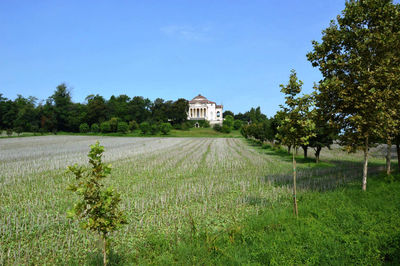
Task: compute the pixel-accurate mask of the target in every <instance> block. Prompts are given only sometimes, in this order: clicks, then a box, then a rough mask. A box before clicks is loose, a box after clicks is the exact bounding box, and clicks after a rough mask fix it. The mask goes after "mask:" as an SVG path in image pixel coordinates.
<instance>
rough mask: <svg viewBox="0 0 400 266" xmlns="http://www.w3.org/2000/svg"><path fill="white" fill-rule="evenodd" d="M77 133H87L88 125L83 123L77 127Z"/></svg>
mask: <svg viewBox="0 0 400 266" xmlns="http://www.w3.org/2000/svg"><path fill="white" fill-rule="evenodd" d="M79 132H81V133H87V132H89V125H88V124H86V123H83V124H81V125H80V126H79Z"/></svg>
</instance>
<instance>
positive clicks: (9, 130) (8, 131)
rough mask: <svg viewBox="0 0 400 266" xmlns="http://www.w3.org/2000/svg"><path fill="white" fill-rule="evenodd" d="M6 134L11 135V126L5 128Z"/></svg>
mask: <svg viewBox="0 0 400 266" xmlns="http://www.w3.org/2000/svg"><path fill="white" fill-rule="evenodd" d="M6 133H7V136H9V137H10V136H11V135H12V134H13V130H12V129H11V128H7V130H6Z"/></svg>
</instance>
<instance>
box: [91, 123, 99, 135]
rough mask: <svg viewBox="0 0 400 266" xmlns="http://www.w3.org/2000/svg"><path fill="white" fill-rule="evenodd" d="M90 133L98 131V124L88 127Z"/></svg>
mask: <svg viewBox="0 0 400 266" xmlns="http://www.w3.org/2000/svg"><path fill="white" fill-rule="evenodd" d="M90 131H91V132H93V133H98V132H99V131H100V127H99V124H97V123H94V124H92V125H91V126H90Z"/></svg>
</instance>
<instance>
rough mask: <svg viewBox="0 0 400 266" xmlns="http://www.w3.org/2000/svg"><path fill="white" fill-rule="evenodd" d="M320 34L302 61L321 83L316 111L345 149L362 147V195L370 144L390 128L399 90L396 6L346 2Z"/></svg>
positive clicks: (375, 0) (384, 1)
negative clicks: (339, 136) (335, 128)
mask: <svg viewBox="0 0 400 266" xmlns="http://www.w3.org/2000/svg"><path fill="white" fill-rule="evenodd" d="M322 34H323V36H322V42H321V43H319V42H316V41H313V48H314V49H313V51H312V52H310V53H309V54H308V55H307V57H308V59H309V60H310V61H311V62H312V65H313V66H314V67H319V69H320V71H321V73H322V75H323V77H324V79H323V81H322V82H321V85H320V86H319V87H318V91H319V93H318V96H317V105H318V106H319V107H320V108H323V109H325V110H326V111H327V113H329V114H330V116H331V120H332V121H334V122H335V123H337V124H339V125H340V127H341V130H342V132H343V134H342V140H343V142H344V143H345V144H347V145H348V147H351V148H353V149H354V148H356V147H359V146H362V147H363V149H364V154H365V156H364V157H365V158H364V170H363V172H364V174H363V189H364V190H365V189H366V178H367V166H368V150H369V146H370V143H371V142H372V141H374V140H376V139H377V138H383V137H385V136H384V135H385V130H386V131H387V130H389V129H390V128H394V127H393V125H395V121H394V120H393V112H396V111H395V110H396V107H395V105H392V103H391V101H394V100H395V101H398V98H397V99H395V96H396V95H398V90H399V87H398V84H399V83H398V79H399V77H400V67H399V52H400V12H399V5H397V4H393V2H392V1H390V0H364V1H354V0H353V1H348V2H346V8H345V9H344V10H343V12H342V15H340V16H338V17H337V21H331V24H330V26H329V27H328V28H327V29H325V30H324V31H323V32H322ZM396 85H397V86H396Z"/></svg>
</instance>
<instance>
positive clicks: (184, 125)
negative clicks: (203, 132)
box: [182, 121, 196, 130]
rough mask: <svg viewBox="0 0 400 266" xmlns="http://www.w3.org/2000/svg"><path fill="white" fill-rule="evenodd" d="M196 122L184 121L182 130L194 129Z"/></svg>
mask: <svg viewBox="0 0 400 266" xmlns="http://www.w3.org/2000/svg"><path fill="white" fill-rule="evenodd" d="M195 123H196V121H186V122H184V123H182V130H189V129H190V128H192V127H194V124H195Z"/></svg>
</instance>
